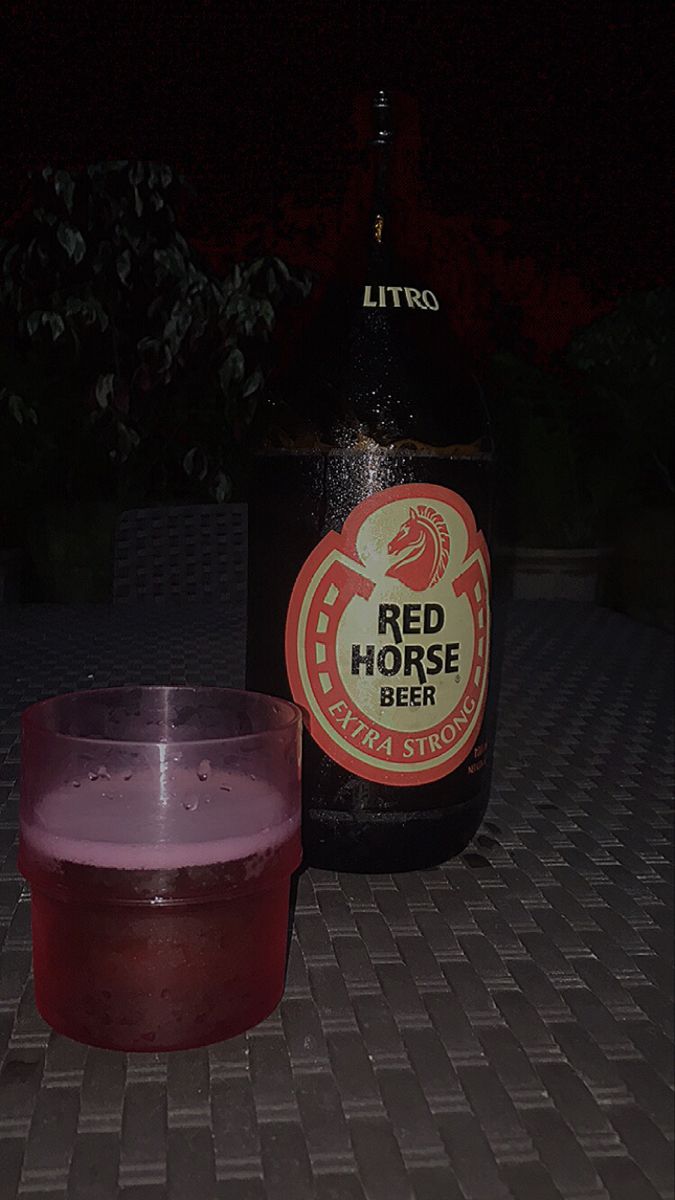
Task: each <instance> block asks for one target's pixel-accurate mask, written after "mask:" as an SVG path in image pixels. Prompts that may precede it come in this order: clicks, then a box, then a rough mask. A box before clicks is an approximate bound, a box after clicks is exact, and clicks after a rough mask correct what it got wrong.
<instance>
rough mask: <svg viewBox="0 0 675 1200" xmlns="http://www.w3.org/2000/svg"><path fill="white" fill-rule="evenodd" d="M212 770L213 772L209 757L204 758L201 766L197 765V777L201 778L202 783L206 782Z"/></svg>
mask: <svg viewBox="0 0 675 1200" xmlns="http://www.w3.org/2000/svg"><path fill="white" fill-rule="evenodd" d="M210 772H211V763H210V762H209V760H208V758H203V759H202V761H201V762H200V764H199V766H198V767H197V778H198V779H201V781H202V783H205V782H206V780H207V779H208V777H209V774H210Z"/></svg>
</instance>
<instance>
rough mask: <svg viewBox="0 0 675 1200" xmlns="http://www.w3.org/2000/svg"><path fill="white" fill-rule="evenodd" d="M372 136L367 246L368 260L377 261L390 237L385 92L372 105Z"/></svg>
mask: <svg viewBox="0 0 675 1200" xmlns="http://www.w3.org/2000/svg"><path fill="white" fill-rule="evenodd" d="M373 109H374V116H375V136H374V138H373V141H372V146H373V166H374V178H373V194H372V202H371V208H370V217H369V230H368V244H369V251H370V258H371V261H373V262H379V261H381V259H382V258H383V256H384V254H385V252H386V247H387V243H388V241H389V235H390V228H389V223H390V217H391V198H390V178H389V170H390V147H391V142H392V137H393V129H392V120H391V106H390V103H389V98H388V97H387V95H386V94H385V93H384V92H378V93H377V95H376V97H375V101H374V105H373Z"/></svg>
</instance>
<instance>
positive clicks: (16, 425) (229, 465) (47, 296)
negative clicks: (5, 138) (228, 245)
mask: <svg viewBox="0 0 675 1200" xmlns="http://www.w3.org/2000/svg"><path fill="white" fill-rule="evenodd" d="M181 182H182V181H181V180H180V179H179V178H178V177H177V176H176V175H175V173H174V171H173V170H172V169H171V168H170V167H169V166H166V165H165V164H161V163H154V162H112V163H102V164H96V165H94V166H90V167H88V168H87V169H86V170H83V171H81V172H80V173H78V174H71V173H69V172H67V171H65V170H58V169H54V168H52V167H46V168H45V169H44V170H43V171H42V172H41V173H40V174H39V175H37V176H35V177H34V179H33V181H32V203H31V206H30V208H29V210H28V211H26V212H25V213H24V214H23V215H22V216H21V217H20V218H19V219H18V221H17V222H16V225H15V227H14V228H13V229H12V230H11V232H10V233H9V234H8V236H6V237H5V239H4V240H3V241H2V242H0V435H2V437H3V442H2V444H3V445H4V446H5V447H6V454H5V458H6V460H7V466H8V472H5V483H4V487H3V491H4V492H5V494H6V497H7V496H11V497H12V498H13V499H14V501H15V502H16V500H17V496H18V497H22V498H23V502H24V503H28V502H30V501H31V500H34V499H36V498H37V497H42V498H44V496H46V495H51V494H53V492H54V490H56V491H57V493H58V494H59V495H61V496H64V497H66V498H67V497H78V498H80V499H82V498H85V499H88V498H94V499H105V498H115V499H119V498H122V497H123V498H125V499H127V500H129V499H136V500H143V499H152V500H160V499H164V498H180V497H181V496H184V495H187V496H193V497H201V498H206V497H211V498H213V499H215V500H223V499H225V498H227V496H228V494H229V491H230V488H231V486H232V479H233V476H234V475H235V474H236V471H237V464H238V461H239V459H240V445H241V441H242V438H243V437H244V435H245V431H246V429H247V428H248V426H249V425H250V422H251V421H252V419H253V415H254V413H255V410H256V406H257V404H258V402H259V399H260V396H261V390H262V383H263V380H264V377H265V372H266V367H267V362H268V342H269V338H270V334H271V332H272V330H273V328H274V325H275V320H276V314H277V311H278V308H279V306H280V305H281V304H282V303H283V302H284V301H285V300H286V299H288V298H291V297H294V296H296V297H304V296H306V295H307V294H308V291H309V287H310V285H309V281H308V278H307V276H306V274H305V273H304V272H295V273H293V272H291V271H290V270H289V268H288V267H287V266H286V265H285V263H283V262H282V261H281V260H280V259H278V258H259V259H257V260H256V261H254V262H251V263H248V264H244V265H238V266H235V267H234V268H233V270H232V271H231V272H230V274H229V275H228V276H227V277H226V278H224V279H223V278H218V277H216V276H215V275H214V273H213V272H211V271H210V270H209V269H208V268H207V266H206V265H205V264H203V263H202V262H201V261H200V260H199V258H198V256H197V254H196V253H195V251H194V250H193V248H192V247H191V246H190V245H189V243H188V242H187V240H186V239H185V237H184V236H183V234H182V233H181V232H180V229H179V228H178V223H177V219H176V200H177V196H178V193H179V189H180V185H181ZM10 489H11V490H10Z"/></svg>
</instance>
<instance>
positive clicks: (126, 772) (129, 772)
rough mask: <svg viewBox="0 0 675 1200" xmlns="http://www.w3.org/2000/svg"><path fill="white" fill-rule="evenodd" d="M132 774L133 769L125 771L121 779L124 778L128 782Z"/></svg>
mask: <svg viewBox="0 0 675 1200" xmlns="http://www.w3.org/2000/svg"><path fill="white" fill-rule="evenodd" d="M133 774H134V773H133V771H125V772H124V774H123V776H122V779H124V780H125V782H128V781H129V780H130V779H132V778H133Z"/></svg>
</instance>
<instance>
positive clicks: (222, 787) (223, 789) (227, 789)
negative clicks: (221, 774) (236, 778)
mask: <svg viewBox="0 0 675 1200" xmlns="http://www.w3.org/2000/svg"><path fill="white" fill-rule="evenodd" d="M220 790H221V792H231V791H232V788H231V787H228V785H227V784H226V783H221V785H220Z"/></svg>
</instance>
